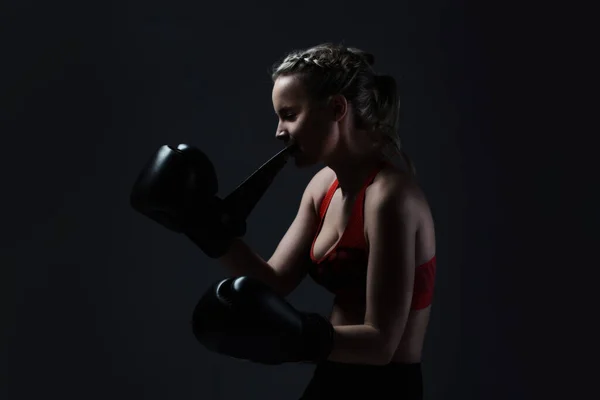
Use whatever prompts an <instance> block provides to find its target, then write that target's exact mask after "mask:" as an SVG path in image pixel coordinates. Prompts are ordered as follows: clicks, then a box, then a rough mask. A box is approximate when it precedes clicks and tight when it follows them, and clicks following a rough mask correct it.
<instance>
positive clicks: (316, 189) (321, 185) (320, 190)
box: [306, 167, 336, 207]
mask: <svg viewBox="0 0 600 400" xmlns="http://www.w3.org/2000/svg"><path fill="white" fill-rule="evenodd" d="M335 178H336V176H335V172H333V170H332V169H331V168H329V167H324V168H321V169H320V170H319V171H318V172H317V173H316V174H315V175H314V176H313V177H312V179H311V180H310V182H308V185H307V186H306V193H307V194H308V195H309V196H310V197H311V199H312V201H313V203H314V204H315V207H316V206H317V205H318V204H320V203H321V201H323V198H324V197H325V194H326V193H327V190H329V188H330V187H331V185H332V184H333V182H334V181H335Z"/></svg>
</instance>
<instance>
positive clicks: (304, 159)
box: [294, 153, 319, 168]
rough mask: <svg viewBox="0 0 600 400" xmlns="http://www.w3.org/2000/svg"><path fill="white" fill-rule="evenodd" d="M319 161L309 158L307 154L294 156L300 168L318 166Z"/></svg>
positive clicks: (295, 162)
mask: <svg viewBox="0 0 600 400" xmlns="http://www.w3.org/2000/svg"><path fill="white" fill-rule="evenodd" d="M318 162H319V160H314V159H313V158H312V157H308V156H307V155H306V154H303V153H298V154H296V155H294V164H295V165H296V167H298V168H306V167H311V166H313V165H315V164H317V163H318Z"/></svg>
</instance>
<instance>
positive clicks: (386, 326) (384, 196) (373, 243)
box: [365, 184, 419, 355]
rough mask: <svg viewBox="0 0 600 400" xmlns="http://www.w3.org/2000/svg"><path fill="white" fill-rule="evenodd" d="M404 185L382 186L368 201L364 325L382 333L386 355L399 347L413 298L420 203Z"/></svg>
mask: <svg viewBox="0 0 600 400" xmlns="http://www.w3.org/2000/svg"><path fill="white" fill-rule="evenodd" d="M399 186H401V185H398V184H392V185H382V187H380V188H377V189H376V190H378V191H379V193H374V194H375V196H372V198H374V199H375V201H371V202H370V204H369V205H367V204H365V221H368V223H367V225H366V229H367V237H368V240H369V259H368V271H367V288H366V289H367V304H366V313H365V324H368V325H371V326H373V327H374V328H376V329H377V330H378V331H379V333H380V334H381V338H382V340H383V343H382V345H383V346H384V350H385V352H386V354H387V355H391V353H393V351H394V350H395V349H396V347H397V346H398V343H399V341H400V339H401V337H402V333H403V332H404V327H405V326H406V323H407V320H408V316H409V313H410V305H411V301H412V294H413V285H414V276H415V241H416V232H417V224H418V215H419V212H418V202H417V201H416V199H415V197H414V196H413V195H412V194H411V193H410V190H408V189H407V188H402V187H399Z"/></svg>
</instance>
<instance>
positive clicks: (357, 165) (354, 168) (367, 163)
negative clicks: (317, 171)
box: [327, 157, 381, 197]
mask: <svg viewBox="0 0 600 400" xmlns="http://www.w3.org/2000/svg"><path fill="white" fill-rule="evenodd" d="M380 163H381V159H379V158H377V157H366V158H364V159H357V160H344V161H343V162H329V163H327V166H328V167H329V168H331V169H332V170H333V172H335V175H336V177H337V180H338V186H339V188H340V190H341V191H342V195H343V196H344V197H346V196H353V195H355V194H356V193H358V192H359V191H360V190H361V189H362V186H363V184H364V183H365V180H366V179H367V177H368V176H369V174H370V173H371V172H373V169H374V168H375V167H376V166H377V165H378V164H380Z"/></svg>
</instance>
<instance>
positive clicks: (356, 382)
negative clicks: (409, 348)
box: [301, 361, 423, 400]
mask: <svg viewBox="0 0 600 400" xmlns="http://www.w3.org/2000/svg"><path fill="white" fill-rule="evenodd" d="M345 396H350V397H360V398H368V399H402V400H422V399H423V375H422V373H421V364H420V363H414V364H401V363H391V364H388V365H384V366H374V365H357V364H342V363H336V362H331V361H326V362H323V363H321V364H319V365H318V366H317V368H316V369H315V373H314V375H313V378H312V379H311V381H310V382H309V384H308V386H307V387H306V389H305V390H304V393H303V395H302V397H301V400H316V399H341V398H344V397H345Z"/></svg>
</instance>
